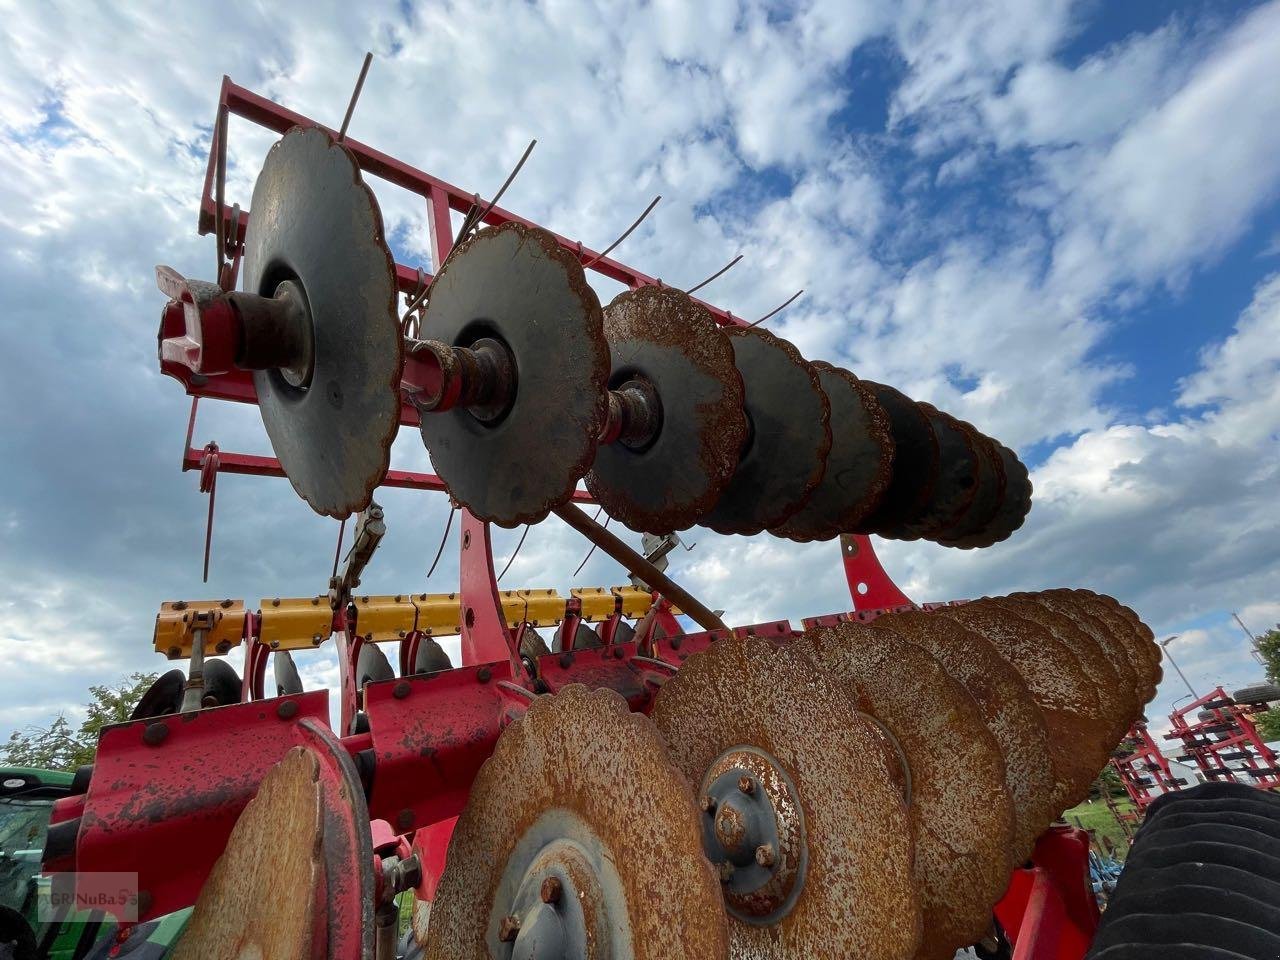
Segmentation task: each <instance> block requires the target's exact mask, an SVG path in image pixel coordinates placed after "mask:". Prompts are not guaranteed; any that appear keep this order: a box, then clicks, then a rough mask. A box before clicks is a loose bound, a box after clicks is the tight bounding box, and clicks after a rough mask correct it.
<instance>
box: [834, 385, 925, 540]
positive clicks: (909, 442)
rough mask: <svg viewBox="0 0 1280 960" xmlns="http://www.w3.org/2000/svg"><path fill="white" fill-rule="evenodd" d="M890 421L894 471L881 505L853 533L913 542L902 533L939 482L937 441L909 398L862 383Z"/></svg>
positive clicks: (889, 389)
mask: <svg viewBox="0 0 1280 960" xmlns="http://www.w3.org/2000/svg"><path fill="white" fill-rule="evenodd" d="M862 383H864V384H866V385H867V386H868V387H869V388H870V389H871V391H872V392H873V393H874V394H875V396H876V399H877V400H879V401H880V407H881V409H882V410H884V412H885V415H886V416H888V418H889V430H890V433H892V435H893V468H892V473H891V475H890V479H889V487H888V489H887V490H885V493H884V497H883V498H882V499H881V501H880V505H879V506H878V507H877V508H876V509H875V510H873V511H872V512H871V515H870V516H868V517H866V518H865V519H864V520H863V521H862V524H861V526H860V528H859V529H858V530H856V531H854V532H855V533H878V534H880V535H881V536H886V537H897V538H898V539H904V538H908V539H910V538H912V537H911V535H910V534H909V533H908V532H907V530H906V529H905V525H906V524H907V522H908V521H910V520H913V519H914V518H915V517H916V516H918V515H919V513H920V511H922V510H923V509H924V508H925V505H926V504H927V503H928V502H929V499H930V497H932V496H933V488H934V485H935V484H936V483H937V481H938V465H939V448H938V437H937V434H936V433H935V432H934V429H933V425H932V424H931V423H930V421H929V418H928V417H926V416H925V415H924V411H922V410H921V409H920V408H919V407H918V406H917V405H916V403H915V401H913V400H911V399H910V398H908V397H906V396H903V395H902V394H901V393H899V392H898V391H897V390H895V389H894V388H893V387H890V386H886V385H885V384H883V383H875V382H874V381H872V380H863V381H862Z"/></svg>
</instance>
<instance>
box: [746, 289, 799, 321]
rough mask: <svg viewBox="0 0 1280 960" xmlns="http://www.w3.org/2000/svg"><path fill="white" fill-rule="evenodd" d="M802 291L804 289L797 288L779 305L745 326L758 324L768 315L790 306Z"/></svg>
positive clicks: (766, 318)
mask: <svg viewBox="0 0 1280 960" xmlns="http://www.w3.org/2000/svg"><path fill="white" fill-rule="evenodd" d="M802 293H804V290H797V291H796V292H795V293H793V294H792V295H791V298H790V299H789V300H787V301H786V302H785V303H782V304H781V305H779V306H776V307H774V308H773V309H772V310H770V311H769V312H768V313H766V314H765V315H764V316H763V317H761V318H760V319H759V320H757V321H756V322H755V323H749V324H747V326H748V327H756V326H759V325H760V324H762V323H764V322H765V321H766V320H768V319H769V318H770V317H772V316H773V315H774V314H775V313H780V312H781V311H783V310H785V309H786V308H787V307H789V306H791V304H793V303H795V302H796V300H797V299H799V297H800V294H802Z"/></svg>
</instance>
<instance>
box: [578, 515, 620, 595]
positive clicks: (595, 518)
mask: <svg viewBox="0 0 1280 960" xmlns="http://www.w3.org/2000/svg"><path fill="white" fill-rule="evenodd" d="M603 509H604V507H597V508H596V513H595V516H594V517H592V518H591V519H592V520H599V519H600V511H601V510H603ZM612 519H613V518H612V517H605V518H604V526H605V527H606V528H607V527H608V526H609V521H610V520H612ZM595 552H596V545H595V544H594V543H593V544H592V545H591V549H590V550H588V551H587V555H586V556H585V557H583V558H582V562H581V563H580V564H578V569H577V570H575V571H573V576H574V577H576V576H577V575H578V574H580V573H581V572H582V568H583V567H585V566H586V565H587V561H588V560H590V559H591V555H592V554H593V553H595ZM569 579H571V580H572V579H573V577H570V578H569Z"/></svg>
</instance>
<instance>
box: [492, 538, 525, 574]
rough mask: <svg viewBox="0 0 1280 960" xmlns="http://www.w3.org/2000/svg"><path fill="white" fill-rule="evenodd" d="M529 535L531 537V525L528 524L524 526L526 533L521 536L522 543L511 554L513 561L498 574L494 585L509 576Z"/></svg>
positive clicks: (508, 562)
mask: <svg viewBox="0 0 1280 960" xmlns="http://www.w3.org/2000/svg"><path fill="white" fill-rule="evenodd" d="M528 535H529V524H527V523H526V524H525V525H524V533H522V534H520V542H519V543H517V544H516V548H515V550H513V551H512V552H511V559H510V560H508V561H507V565H506V566H505V567H503V568H502V572H501V573H500V574H498V576H497V578H496V579H495V580H494V581H493V582H494V583H498V582H499V581H501V580H502V578H503V577H505V576H506V575H507V571H508V570H510V569H511V565H512V564H513V563H515V562H516V557H517V556H519V555H520V548H521V547H523V546H524V538H525V537H527V536H528Z"/></svg>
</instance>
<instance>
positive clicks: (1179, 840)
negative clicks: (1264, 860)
mask: <svg viewBox="0 0 1280 960" xmlns="http://www.w3.org/2000/svg"><path fill="white" fill-rule="evenodd" d="M1143 832H1144V834H1145V836H1144V841H1145V842H1144V843H1143V845H1142V849H1143V852H1144V853H1145V852H1150V851H1153V850H1159V849H1163V848H1164V847H1170V846H1179V845H1184V844H1192V843H1222V844H1227V845H1234V846H1238V847H1246V848H1248V849H1249V850H1252V851H1254V852H1256V853H1261V854H1265V855H1266V856H1268V857H1274V858H1275V860H1276V862H1277V863H1280V840H1277V839H1276V838H1274V837H1270V836H1268V835H1267V834H1265V833H1261V832H1259V831H1257V830H1251V829H1249V828H1248V827H1241V826H1236V825H1233V824H1229V823H1219V822H1218V821H1216V820H1213V821H1202V822H1200V823H1192V824H1187V825H1185V826H1181V827H1172V828H1171V827H1168V826H1166V825H1165V824H1164V822H1163V821H1161V822H1160V823H1157V824H1152V829H1151V830H1150V831H1143ZM1275 879H1277V880H1280V873H1277V874H1276V877H1275Z"/></svg>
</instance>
